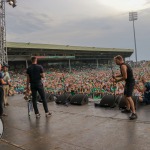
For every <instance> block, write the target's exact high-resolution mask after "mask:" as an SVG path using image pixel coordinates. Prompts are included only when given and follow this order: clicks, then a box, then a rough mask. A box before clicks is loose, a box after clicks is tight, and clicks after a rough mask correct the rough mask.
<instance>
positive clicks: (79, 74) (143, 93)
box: [1, 63, 150, 107]
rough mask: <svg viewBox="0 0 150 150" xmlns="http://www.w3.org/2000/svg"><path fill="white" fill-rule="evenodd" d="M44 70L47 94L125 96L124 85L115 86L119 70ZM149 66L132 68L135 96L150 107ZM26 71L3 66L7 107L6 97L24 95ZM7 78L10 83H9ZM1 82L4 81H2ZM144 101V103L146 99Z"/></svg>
mask: <svg viewBox="0 0 150 150" xmlns="http://www.w3.org/2000/svg"><path fill="white" fill-rule="evenodd" d="M42 66H44V72H45V78H44V79H42V82H43V84H44V88H45V92H46V93H50V94H52V95H56V96H58V95H61V94H63V93H64V92H67V93H70V94H72V95H75V94H79V93H80V94H81V93H82V94H86V95H88V97H89V98H93V99H101V98H102V97H103V96H104V95H106V94H115V95H123V94H124V86H125V82H124V81H121V82H118V83H114V82H112V75H115V76H117V75H118V74H120V68H118V67H117V66H115V67H113V68H112V67H109V66H108V65H103V66H101V67H99V68H97V67H95V66H92V65H87V64H80V65H74V66H71V69H70V68H68V67H66V66H63V67H62V66H61V65H53V66H49V65H48V64H42ZM149 67H150V66H149V63H144V64H142V65H140V66H139V67H135V68H133V73H134V78H135V81H136V84H135V86H134V91H133V95H134V96H138V97H139V100H140V101H141V102H145V103H147V104H149V103H150V73H149ZM26 71H27V69H26V67H25V66H24V65H18V64H17V65H16V66H15V65H11V66H9V67H8V66H3V67H2V73H1V76H2V77H1V80H3V79H4V84H6V85H5V86H2V88H3V90H4V95H3V97H4V98H3V99H4V107H7V106H8V105H9V102H8V100H7V96H13V95H15V94H24V93H25V91H26V87H27V86H26V83H27V72H26ZM6 74H7V79H6ZM1 82H2V81H1ZM147 83H149V84H147ZM143 97H144V99H143Z"/></svg>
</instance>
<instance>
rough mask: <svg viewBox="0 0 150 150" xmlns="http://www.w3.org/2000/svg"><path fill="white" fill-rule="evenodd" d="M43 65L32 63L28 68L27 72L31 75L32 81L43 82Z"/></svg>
mask: <svg viewBox="0 0 150 150" xmlns="http://www.w3.org/2000/svg"><path fill="white" fill-rule="evenodd" d="M43 72H44V71H43V67H42V66H41V65H38V64H32V65H31V66H29V67H28V69H27V74H28V75H29V77H30V83H40V82H41V75H40V74H41V73H43Z"/></svg>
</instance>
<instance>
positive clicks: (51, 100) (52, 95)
mask: <svg viewBox="0 0 150 150" xmlns="http://www.w3.org/2000/svg"><path fill="white" fill-rule="evenodd" d="M54 100H55V98H54V94H49V95H48V96H47V102H53V101H54Z"/></svg>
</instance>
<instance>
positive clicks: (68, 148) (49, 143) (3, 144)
mask: <svg viewBox="0 0 150 150" xmlns="http://www.w3.org/2000/svg"><path fill="white" fill-rule="evenodd" d="M9 103H10V106H8V107H7V108H4V112H5V113H7V114H8V116H7V117H4V118H3V122H4V132H3V137H2V139H1V140H0V150H19V149H21V150H149V149H150V105H147V106H139V107H138V109H137V114H138V119H137V120H134V121H130V120H129V119H128V116H129V115H126V114H122V113H121V112H120V110H119V109H118V108H117V107H116V108H99V107H98V108H97V107H96V108H95V106H94V103H93V102H90V103H89V104H88V105H84V106H75V105H69V106H68V107H66V106H64V105H57V104H55V102H50V103H48V106H49V110H50V111H51V112H52V116H51V117H50V118H46V117H45V114H44V110H43V106H42V105H41V104H39V105H38V107H39V110H40V113H41V118H39V119H36V118H35V115H34V113H33V114H31V117H30V118H29V117H28V113H27V102H26V101H25V100H24V99H23V95H16V96H13V97H9Z"/></svg>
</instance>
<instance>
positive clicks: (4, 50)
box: [0, 0, 8, 64]
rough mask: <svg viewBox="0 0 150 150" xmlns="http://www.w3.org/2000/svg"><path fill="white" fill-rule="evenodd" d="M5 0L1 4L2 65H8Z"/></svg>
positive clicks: (0, 39)
mask: <svg viewBox="0 0 150 150" xmlns="http://www.w3.org/2000/svg"><path fill="white" fill-rule="evenodd" d="M5 3H6V1H5V0H1V2H0V63H1V64H4V63H5V64H8V56H7V47H6V23H5Z"/></svg>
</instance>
